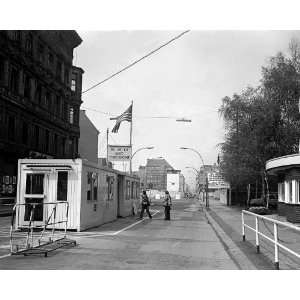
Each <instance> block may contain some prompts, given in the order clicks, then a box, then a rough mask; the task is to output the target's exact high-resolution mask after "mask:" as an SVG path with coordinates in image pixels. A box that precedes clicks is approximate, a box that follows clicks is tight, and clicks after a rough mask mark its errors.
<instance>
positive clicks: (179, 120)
mask: <svg viewBox="0 0 300 300" xmlns="http://www.w3.org/2000/svg"><path fill="white" fill-rule="evenodd" d="M176 122H192V120H191V119H185V118H181V119H176Z"/></svg>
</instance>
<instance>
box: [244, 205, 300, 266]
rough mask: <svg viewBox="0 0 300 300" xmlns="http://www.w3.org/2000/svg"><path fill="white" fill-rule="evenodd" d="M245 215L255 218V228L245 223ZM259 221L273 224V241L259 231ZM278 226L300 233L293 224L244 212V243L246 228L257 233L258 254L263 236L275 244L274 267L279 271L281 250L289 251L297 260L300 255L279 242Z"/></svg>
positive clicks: (299, 228)
mask: <svg viewBox="0 0 300 300" xmlns="http://www.w3.org/2000/svg"><path fill="white" fill-rule="evenodd" d="M244 215H250V216H253V217H254V218H255V228H253V227H251V226H250V225H248V224H246V223H245V216H244ZM259 220H262V221H267V222H269V223H272V224H273V232H272V235H273V239H272V238H271V237H269V236H267V235H266V234H264V233H262V232H260V231H259V225H260V224H259ZM278 226H282V227H285V228H289V229H292V230H294V231H296V232H297V233H300V227H297V226H295V225H292V224H288V223H284V222H281V221H278V220H274V219H271V218H268V217H265V216H262V215H258V214H255V213H252V212H250V211H246V210H242V235H243V241H245V240H246V235H245V228H248V229H250V230H252V231H254V232H255V244H256V252H257V253H259V252H260V240H259V237H260V236H262V237H264V238H265V239H267V240H268V241H270V242H272V243H273V244H274V266H275V269H276V270H279V248H281V249H283V250H285V251H287V252H288V253H290V254H292V255H294V256H296V257H297V258H300V254H299V253H297V252H295V251H293V250H292V249H289V248H288V247H286V246H284V245H282V244H281V243H280V242H279V241H280V239H279V236H278Z"/></svg>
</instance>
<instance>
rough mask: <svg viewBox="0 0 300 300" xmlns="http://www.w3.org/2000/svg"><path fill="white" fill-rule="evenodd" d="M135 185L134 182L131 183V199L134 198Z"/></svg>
mask: <svg viewBox="0 0 300 300" xmlns="http://www.w3.org/2000/svg"><path fill="white" fill-rule="evenodd" d="M134 184H135V183H134V182H133V181H132V182H131V195H130V196H131V198H134V192H133V191H134Z"/></svg>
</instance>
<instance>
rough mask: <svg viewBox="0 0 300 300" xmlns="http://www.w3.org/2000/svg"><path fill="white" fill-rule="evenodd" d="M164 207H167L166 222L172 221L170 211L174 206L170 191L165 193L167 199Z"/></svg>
mask: <svg viewBox="0 0 300 300" xmlns="http://www.w3.org/2000/svg"><path fill="white" fill-rule="evenodd" d="M163 206H164V207H165V220H168V221H170V220H171V218H170V210H171V206H172V200H171V196H170V194H169V192H168V191H165V198H164V202H163Z"/></svg>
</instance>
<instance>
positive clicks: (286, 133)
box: [219, 41, 300, 192]
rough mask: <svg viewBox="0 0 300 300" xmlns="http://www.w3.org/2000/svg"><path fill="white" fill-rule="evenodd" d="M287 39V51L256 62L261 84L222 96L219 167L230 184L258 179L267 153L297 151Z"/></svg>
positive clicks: (296, 90) (298, 72)
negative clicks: (262, 63)
mask: <svg viewBox="0 0 300 300" xmlns="http://www.w3.org/2000/svg"><path fill="white" fill-rule="evenodd" d="M298 45H299V44H298V43H297V42H295V41H292V42H291V43H290V56H285V55H283V54H282V53H278V54H277V55H276V56H274V57H271V58H270V61H269V63H268V65H267V66H265V67H262V79H261V84H260V85H259V86H258V87H257V88H253V87H248V88H247V89H245V90H244V91H242V93H240V94H234V95H233V96H232V97H231V98H230V97H228V96H226V97H224V98H223V99H222V105H221V107H220V109H219V112H220V115H221V116H222V118H223V120H224V123H225V142H224V143H223V144H222V146H221V151H222V154H223V155H222V159H221V163H220V166H221V170H222V172H223V175H224V177H225V179H226V180H227V181H229V182H230V183H231V186H232V187H233V188H235V189H241V188H243V189H244V190H245V187H246V185H247V184H249V183H255V182H257V181H259V182H261V186H262V188H261V189H262V192H264V186H263V185H264V177H265V174H264V170H265V163H266V161H267V160H268V159H271V158H274V157H278V156H282V155H287V154H292V153H295V152H297V151H298V145H299V144H298V140H299V138H300V114H299V108H298V105H299V96H300V47H299V46H298Z"/></svg>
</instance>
